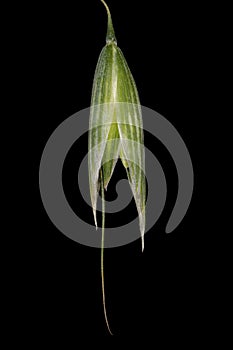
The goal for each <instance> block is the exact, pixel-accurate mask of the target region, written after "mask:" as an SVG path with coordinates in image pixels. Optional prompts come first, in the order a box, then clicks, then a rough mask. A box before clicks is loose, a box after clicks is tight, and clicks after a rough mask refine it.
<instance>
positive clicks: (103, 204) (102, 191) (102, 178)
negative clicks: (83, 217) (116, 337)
mask: <svg viewBox="0 0 233 350" xmlns="http://www.w3.org/2000/svg"><path fill="white" fill-rule="evenodd" d="M100 178H101V197H102V239H101V282H102V296H103V307H104V318H105V322H106V325H107V328H108V331H109V333H110V334H111V335H113V334H112V332H111V329H110V326H109V323H108V316H107V311H106V304H105V289H104V226H105V199H104V177H103V169H102V168H101V171H100Z"/></svg>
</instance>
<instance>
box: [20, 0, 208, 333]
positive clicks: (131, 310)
mask: <svg viewBox="0 0 233 350" xmlns="http://www.w3.org/2000/svg"><path fill="white" fill-rule="evenodd" d="M108 4H109V7H110V9H111V13H112V18H113V23H114V27H115V32H116V36H117V40H118V46H119V47H120V48H121V49H122V51H123V53H124V55H125V57H126V60H127V62H128V64H129V66H130V68H131V71H132V74H133V76H134V78H135V81H136V84H137V88H138V91H139V95H140V100H141V103H142V105H144V106H147V107H150V108H152V109H154V110H156V111H157V112H159V113H160V114H162V115H163V116H164V117H165V118H167V119H168V120H169V121H170V122H171V123H172V124H173V125H174V126H175V128H176V129H177V130H178V131H179V133H180V135H181V136H182V138H183V140H184V141H185V143H186V145H187V147H188V149H189V152H190V155H191V158H192V161H193V166H194V174H195V187H194V193H193V199H192V202H191V205H190V207H189V210H188V212H187V214H186V216H185V218H184V219H183V221H182V223H181V224H180V225H179V226H178V227H177V228H176V230H175V231H174V232H172V233H171V234H169V235H166V234H165V227H166V223H167V221H168V218H169V215H170V213H171V211H172V208H173V206H174V203H175V198H176V194H177V186H178V185H177V175H176V170H175V166H174V163H173V161H172V159H171V157H170V156H169V154H168V152H167V151H166V149H165V148H164V146H163V145H162V144H160V142H159V141H158V140H156V139H154V138H153V137H151V136H150V135H149V134H147V133H146V134H145V144H146V145H147V146H148V147H150V149H151V150H152V151H153V152H154V154H155V155H156V157H157V158H158V159H159V161H160V162H161V165H162V167H163V169H164V172H165V175H166V179H167V183H168V197H167V201H166V206H165V209H164V212H163V213H162V215H161V217H160V219H159V220H158V222H157V223H156V225H155V226H154V227H153V228H152V229H151V230H150V231H149V232H148V233H147V234H146V236H145V251H144V253H143V254H142V253H141V242H140V240H138V241H136V242H134V243H132V244H130V245H127V246H123V247H120V248H116V249H108V250H106V251H105V278H106V281H105V283H106V298H107V301H106V303H107V310H108V314H109V321H110V325H111V327H112V330H113V333H114V334H115V335H130V336H136V337H139V336H140V335H142V336H144V335H152V336H153V335H154V336H161V335H163V336H164V337H165V338H166V337H168V338H172V337H173V336H175V334H176V336H178V337H182V336H183V334H186V335H187V334H190V336H191V337H194V338H195V337H196V336H198V335H201V334H202V333H203V332H205V331H206V325H207V323H208V319H209V317H210V312H211V311H210V303H211V302H210V299H209V298H210V296H209V287H208V281H209V278H210V275H211V268H210V265H209V263H208V262H207V261H206V258H205V256H206V252H207V248H206V237H205V235H206V232H205V230H204V228H203V225H202V224H203V223H204V222H203V217H202V209H201V207H200V203H199V196H200V180H199V175H200V164H199V162H198V155H199V148H198V142H197V140H200V138H201V130H200V127H199V126H200V124H199V123H198V121H197V119H198V118H199V119H200V115H201V112H200V110H201V108H202V101H203V98H204V94H203V84H205V82H204V80H203V75H202V73H203V70H204V66H205V59H204V57H203V56H204V54H203V51H204V47H205V32H204V31H203V26H204V24H203V22H204V18H205V11H204V9H203V8H202V5H199V4H196V5H188V4H186V3H180V4H177V3H176V4H172V3H169V4H168V3H163V5H161V4H160V3H157V2H156V3H155V4H153V7H152V2H150V1H143V2H135V1H123V0H118V1H113V0H111V1H110V0H109V1H108ZM126 4H127V5H128V6H126ZM29 11H30V18H29V22H30V26H29V27H30V30H29V29H27V35H28V39H29V40H28V45H29V55H28V57H27V60H28V61H27V63H28V67H30V71H31V77H30V84H31V86H32V91H31V95H32V102H33V113H34V114H35V118H34V120H35V122H33V123H31V130H32V133H33V135H36V140H37V145H36V152H37V158H35V157H34V158H33V159H34V160H33V165H34V169H35V179H36V190H35V195H36V196H35V197H36V206H34V208H35V210H34V214H35V218H34V216H33V218H34V219H33V220H32V222H31V224H30V229H31V235H30V238H29V243H28V244H29V247H30V256H31V258H30V259H31V262H30V263H29V264H27V269H28V282H29V285H30V287H29V288H28V289H27V293H26V300H27V303H28V304H29V308H28V309H27V312H28V314H27V315H28V317H27V319H28V320H32V321H31V325H32V328H34V330H37V329H38V327H39V329H40V331H39V332H40V334H41V335H44V334H47V333H48V334H51V332H55V333H56V336H58V335H59V336H61V335H62V334H63V333H64V330H65V329H66V330H67V329H68V330H69V332H70V334H74V335H78V336H82V335H83V336H85V335H89V334H91V335H94V336H95V335H96V336H108V333H107V331H106V326H105V322H104V317H103V310H102V296H101V280H100V250H99V249H94V248H89V247H86V246H82V245H79V244H77V243H75V242H73V241H71V240H69V239H68V238H67V237H65V236H64V235H63V234H62V233H61V232H59V231H58V230H57V229H56V228H55V227H54V226H53V224H52V223H51V222H50V220H49V218H48V216H47V214H46V212H45V210H44V208H43V205H42V202H41V200H40V194H39V189H38V168H39V162H40V157H41V154H42V151H43V148H44V146H45V143H46V141H47V139H48V138H49V136H50V135H51V133H52V132H53V131H54V129H55V128H56V127H57V126H58V125H59V124H60V123H61V122H62V121H64V120H65V119H66V118H68V117H69V116H70V115H72V114H73V113H75V112H77V111H79V110H81V109H83V108H86V107H88V106H89V103H90V96H91V88H92V82H93V76H94V70H95V66H96V63H97V59H98V55H99V53H100V50H101V49H102V47H103V46H104V44H105V34H106V22H107V18H106V12H105V9H104V7H103V5H102V4H101V3H100V1H98V0H96V1H85V2H84V1H83V2H80V4H76V5H75V6H72V5H64V3H62V4H59V3H55V4H54V6H48V5H47V4H43V3H39V4H38V6H34V7H33V8H30V9H29ZM33 137H34V136H33ZM86 141H87V138H85V137H84V138H83V140H82V149H84V150H85V148H87V143H86ZM75 150H76V151H77V154H75ZM72 154H73V155H69V159H68V160H67V164H66V173H65V179H63V180H64V183H65V186H66V189H67V196H68V197H69V198H73V199H72V200H73V202H72V205H73V207H74V208H75V207H76V208H77V210H78V208H79V206H81V204H82V203H81V202H79V200H80V198H79V197H78V194H77V193H76V190H75V177H74V175H73V174H74V171H76V167H75V166H76V164H75V162H76V159H75V157H80V154H79V153H78V147H76V148H75V147H74V150H73V152H72ZM69 176H70V177H69ZM122 176H124V175H123V171H122V168H121V167H120V165H118V166H117V169H116V175H115V177H114V179H113V181H112V184H111V186H109V194H108V196H109V199H111V198H112V199H113V198H114V196H115V195H116V193H115V186H114V184H116V182H117V180H119V178H121V177H122ZM36 177H37V178H36ZM69 179H70V180H69ZM76 195H77V198H76ZM82 215H84V217H85V215H86V217H85V218H86V219H87V220H92V218H91V219H90V215H89V211H86V212H85V211H82ZM124 215H126V216H127V215H132V216H133V215H135V208H134V206H133V205H132V206H131V208H130V212H129V213H127V212H124ZM106 219H107V220H110V218H108V217H107V218H106ZM119 229H120V228H119ZM94 230H95V229H94V226H93V231H94Z"/></svg>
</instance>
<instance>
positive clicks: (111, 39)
mask: <svg viewBox="0 0 233 350" xmlns="http://www.w3.org/2000/svg"><path fill="white" fill-rule="evenodd" d="M101 2H102V3H103V4H104V6H105V8H106V10H107V14H108V29H107V36H106V42H107V44H109V43H111V42H114V43H115V44H116V43H117V40H116V36H115V32H114V28H113V24H112V17H111V13H110V11H109V8H108V5H107V4H106V2H105V1H104V0H101Z"/></svg>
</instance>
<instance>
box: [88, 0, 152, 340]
mask: <svg viewBox="0 0 233 350" xmlns="http://www.w3.org/2000/svg"><path fill="white" fill-rule="evenodd" d="M101 1H102V3H103V4H104V6H105V7H106V10H107V14H108V29H107V37H106V45H105V47H104V48H103V49H102V51H101V53H100V57H99V60H98V63H97V67H96V71H95V76H94V81H93V89H92V99H91V112H90V122H89V140H88V147H89V153H88V171H89V185H90V196H91V203H92V208H93V214H94V220H95V225H96V227H97V220H96V205H97V197H98V192H99V190H100V189H101V193H102V214H103V218H102V249H101V275H102V291H103V305H104V314H105V320H106V324H107V327H108V330H109V332H110V333H111V330H110V327H109V323H108V319H107V313H106V307H105V293H104V276H103V275H104V269H103V249H104V214H105V208H104V189H107V186H108V183H109V181H110V179H111V176H112V174H113V171H114V168H115V165H116V162H117V159H118V158H120V159H121V161H122V163H123V165H124V167H125V168H126V172H127V176H128V180H129V184H130V187H131V190H132V193H133V196H134V199H135V203H136V207H137V211H138V215H139V227H140V232H141V237H142V250H143V249H144V231H145V200H146V188H145V175H144V169H145V155H144V141H143V125H142V115H141V107H140V101H139V97H138V92H137V88H136V85H135V82H134V79H133V76H132V74H131V72H130V70H129V67H128V65H127V62H126V60H125V58H124V55H123V53H122V51H121V50H120V48H119V47H118V46H117V41H116V37H115V33H114V29H113V24H112V19H111V14H110V11H109V9H108V6H107V5H106V3H105V2H104V0H101ZM111 334H112V333H111Z"/></svg>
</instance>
